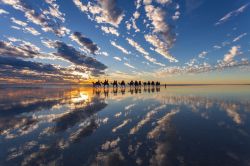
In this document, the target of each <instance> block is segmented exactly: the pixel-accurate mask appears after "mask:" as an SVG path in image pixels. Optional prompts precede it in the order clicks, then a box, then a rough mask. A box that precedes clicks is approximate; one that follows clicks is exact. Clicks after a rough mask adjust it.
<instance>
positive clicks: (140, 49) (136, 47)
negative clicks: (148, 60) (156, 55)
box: [126, 38, 149, 55]
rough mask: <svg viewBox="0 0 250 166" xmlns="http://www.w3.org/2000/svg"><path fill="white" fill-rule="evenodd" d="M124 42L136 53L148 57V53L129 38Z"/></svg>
mask: <svg viewBox="0 0 250 166" xmlns="http://www.w3.org/2000/svg"><path fill="white" fill-rule="evenodd" d="M126 40H127V41H128V43H129V44H130V45H131V46H132V47H134V48H135V49H136V50H137V51H138V52H140V53H142V54H144V55H149V53H148V52H147V51H145V50H144V48H142V47H141V45H140V44H139V43H137V42H136V41H134V40H133V39H130V38H126Z"/></svg>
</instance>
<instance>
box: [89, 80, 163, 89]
mask: <svg viewBox="0 0 250 166" xmlns="http://www.w3.org/2000/svg"><path fill="white" fill-rule="evenodd" d="M92 84H93V88H100V87H104V88H109V86H112V87H113V88H118V87H121V88H126V85H128V86H129V87H130V88H141V87H142V86H143V87H144V88H145V87H150V86H151V87H155V86H156V87H160V86H161V83H160V82H159V81H156V82H155V81H148V82H141V81H133V80H131V81H130V82H128V83H127V84H126V83H125V81H124V80H122V81H121V82H118V81H117V80H114V81H113V82H112V83H109V80H104V82H101V81H99V80H98V81H96V82H92Z"/></svg>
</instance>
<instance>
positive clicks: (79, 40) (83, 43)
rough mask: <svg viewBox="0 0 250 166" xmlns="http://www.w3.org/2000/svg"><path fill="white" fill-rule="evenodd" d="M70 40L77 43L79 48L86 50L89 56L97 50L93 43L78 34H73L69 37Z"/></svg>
mask: <svg viewBox="0 0 250 166" xmlns="http://www.w3.org/2000/svg"><path fill="white" fill-rule="evenodd" d="M70 38H71V39H72V40H74V41H75V42H77V43H78V44H79V45H80V46H82V47H84V48H86V49H87V50H88V51H89V52H90V53H91V54H95V53H96V52H97V51H98V50H99V48H98V47H97V45H96V44H95V43H93V41H92V40H91V39H89V38H87V37H85V36H83V35H82V34H81V33H80V32H74V33H73V34H71V35H70Z"/></svg>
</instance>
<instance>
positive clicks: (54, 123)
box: [0, 86, 250, 166]
mask: <svg viewBox="0 0 250 166" xmlns="http://www.w3.org/2000/svg"><path fill="white" fill-rule="evenodd" d="M249 115H250V88H249V86H169V87H166V88H165V87H161V88H139V89H130V88H126V89H120V88H118V89H113V88H109V89H92V88H87V87H43V88H5V89H1V91H0V134H1V135H0V147H1V148H0V165H49V164H51V165H123V164H127V165H203V166H204V165H227V166H228V165H242V166H244V165H250V156H249V154H250V120H249Z"/></svg>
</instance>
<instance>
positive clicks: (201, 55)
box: [198, 51, 208, 58]
mask: <svg viewBox="0 0 250 166" xmlns="http://www.w3.org/2000/svg"><path fill="white" fill-rule="evenodd" d="M207 54H208V52H207V51H202V52H201V53H200V54H199V55H198V57H199V58H205V56H206V55H207Z"/></svg>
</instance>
